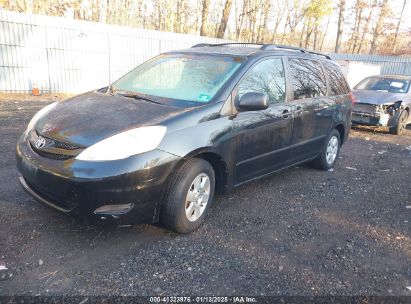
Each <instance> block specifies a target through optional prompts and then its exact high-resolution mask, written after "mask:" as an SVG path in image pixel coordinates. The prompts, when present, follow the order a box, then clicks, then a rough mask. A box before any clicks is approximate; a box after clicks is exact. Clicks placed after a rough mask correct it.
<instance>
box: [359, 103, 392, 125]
mask: <svg viewBox="0 0 411 304" xmlns="http://www.w3.org/2000/svg"><path fill="white" fill-rule="evenodd" d="M399 113H400V111H396V112H390V111H388V107H385V108H384V107H381V106H377V105H371V104H355V105H354V109H353V111H352V115H351V121H352V123H353V124H357V125H371V126H383V127H393V126H395V125H396V123H397V120H398V117H399Z"/></svg>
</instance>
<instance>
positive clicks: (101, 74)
mask: <svg viewBox="0 0 411 304" xmlns="http://www.w3.org/2000/svg"><path fill="white" fill-rule="evenodd" d="M218 42H224V40H218V39H214V38H208V37H201V36H195V35H184V34H176V33H166V32H158V31H151V30H142V29H134V28H128V27H120V26H113V25H106V24H99V23H94V22H87V21H80V20H71V19H66V18H59V17H47V16H38V15H31V14H22V13H15V12H10V11H5V10H2V9H0V92H9V93H13V92H15V93H17V92H29V91H31V89H32V85H33V83H36V84H37V85H38V86H39V89H40V90H41V91H43V92H53V93H56V92H66V93H78V92H84V91H88V90H91V89H95V88H99V87H103V86H106V85H108V84H109V83H110V82H112V81H114V80H116V79H117V78H119V77H120V76H122V75H123V74H125V73H126V72H128V71H129V70H131V69H132V68H134V67H135V66H137V65H138V64H140V63H142V62H143V61H145V60H147V59H149V58H151V57H153V56H155V55H157V54H159V53H162V52H165V51H168V50H172V49H181V48H187V47H190V46H192V45H194V44H196V43H218Z"/></svg>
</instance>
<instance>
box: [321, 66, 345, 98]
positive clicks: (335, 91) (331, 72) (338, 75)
mask: <svg viewBox="0 0 411 304" xmlns="http://www.w3.org/2000/svg"><path fill="white" fill-rule="evenodd" d="M323 65H324V68H325V70H326V71H327V74H328V79H329V81H330V87H331V94H332V95H344V94H348V93H349V91H350V89H349V88H348V86H347V83H346V82H345V78H344V75H343V74H342V72H341V70H340V68H339V67H338V66H337V65H336V64H332V63H329V62H323Z"/></svg>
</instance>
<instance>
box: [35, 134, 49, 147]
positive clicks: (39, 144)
mask: <svg viewBox="0 0 411 304" xmlns="http://www.w3.org/2000/svg"><path fill="white" fill-rule="evenodd" d="M35 145H36V148H37V149H41V148H43V147H44V146H45V145H46V139H45V138H44V137H41V136H39V138H37V140H36V143H35Z"/></svg>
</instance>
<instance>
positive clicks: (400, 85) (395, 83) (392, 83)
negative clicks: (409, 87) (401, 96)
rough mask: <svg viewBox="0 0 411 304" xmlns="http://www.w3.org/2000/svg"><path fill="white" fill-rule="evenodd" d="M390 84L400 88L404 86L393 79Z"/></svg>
mask: <svg viewBox="0 0 411 304" xmlns="http://www.w3.org/2000/svg"><path fill="white" fill-rule="evenodd" d="M390 86H392V87H394V88H398V89H401V88H402V87H403V86H404V83H402V82H396V81H393V82H391V84H390Z"/></svg>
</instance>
